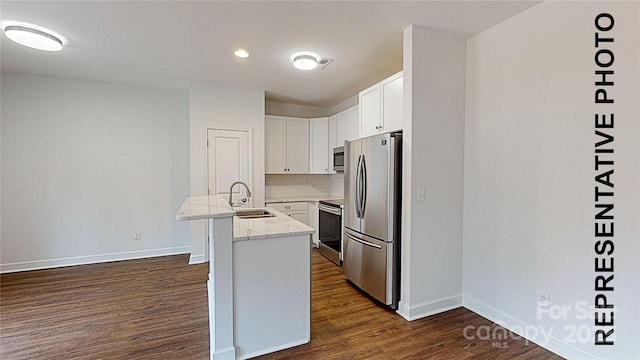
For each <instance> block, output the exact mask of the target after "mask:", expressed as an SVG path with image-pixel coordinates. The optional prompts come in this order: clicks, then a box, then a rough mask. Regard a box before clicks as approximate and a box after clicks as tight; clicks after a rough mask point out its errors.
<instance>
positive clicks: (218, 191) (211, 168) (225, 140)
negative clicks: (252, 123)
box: [207, 129, 253, 207]
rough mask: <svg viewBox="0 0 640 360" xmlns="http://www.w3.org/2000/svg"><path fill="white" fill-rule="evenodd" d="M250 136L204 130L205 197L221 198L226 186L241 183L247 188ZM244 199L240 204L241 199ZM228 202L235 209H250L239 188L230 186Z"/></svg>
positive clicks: (241, 189)
mask: <svg viewBox="0 0 640 360" xmlns="http://www.w3.org/2000/svg"><path fill="white" fill-rule="evenodd" d="M251 168H252V165H251V133H250V131H247V130H221V129H209V130H208V131H207V178H208V180H207V181H208V185H207V186H208V193H209V195H224V196H225V198H227V199H228V196H229V187H230V186H231V184H233V183H234V182H236V181H242V182H244V183H245V184H247V185H248V186H249V188H250V189H251V187H252V183H251V179H252V171H251ZM245 198H246V199H248V200H247V202H243V201H242V199H245ZM232 201H233V202H234V203H235V205H236V206H239V205H242V206H243V207H252V206H253V201H252V199H251V198H249V197H248V196H247V193H246V190H245V188H244V186H242V185H236V186H234V187H233V194H232Z"/></svg>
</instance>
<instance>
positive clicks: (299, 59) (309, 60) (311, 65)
mask: <svg viewBox="0 0 640 360" xmlns="http://www.w3.org/2000/svg"><path fill="white" fill-rule="evenodd" d="M291 61H293V66H295V68H296V69H300V70H313V69H315V68H317V67H318V61H320V56H318V54H316V53H312V52H309V51H302V52H298V53H295V54H293V55H291Z"/></svg>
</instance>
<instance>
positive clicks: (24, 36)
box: [4, 25, 62, 51]
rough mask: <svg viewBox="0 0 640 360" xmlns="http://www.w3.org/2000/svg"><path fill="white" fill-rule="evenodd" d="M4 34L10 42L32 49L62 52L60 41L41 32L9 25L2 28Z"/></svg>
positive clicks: (26, 27)
mask: <svg viewBox="0 0 640 360" xmlns="http://www.w3.org/2000/svg"><path fill="white" fill-rule="evenodd" d="M4 34H5V35H7V37H8V38H9V39H10V40H12V41H15V42H17V43H18V44H20V45H24V46H27V47H30V48H33V49H38V50H44V51H60V50H62V40H60V39H58V38H57V37H56V36H54V35H52V34H49V33H48V32H45V31H43V30H39V29H34V28H32V27H28V26H23V25H9V26H6V27H5V28H4Z"/></svg>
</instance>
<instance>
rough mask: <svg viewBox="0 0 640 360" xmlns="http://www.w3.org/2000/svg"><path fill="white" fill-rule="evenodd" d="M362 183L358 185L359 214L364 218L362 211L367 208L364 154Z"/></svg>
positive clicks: (363, 159)
mask: <svg viewBox="0 0 640 360" xmlns="http://www.w3.org/2000/svg"><path fill="white" fill-rule="evenodd" d="M361 174H362V184H361V185H360V188H361V189H360V191H361V192H362V195H360V202H361V205H360V215H361V216H362V218H363V219H364V212H365V210H366V208H367V162H366V161H365V158H364V154H363V155H362V171H361Z"/></svg>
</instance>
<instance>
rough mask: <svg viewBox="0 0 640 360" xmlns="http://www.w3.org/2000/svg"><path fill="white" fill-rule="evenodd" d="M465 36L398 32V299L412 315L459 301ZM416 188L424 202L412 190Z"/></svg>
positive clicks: (412, 30)
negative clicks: (400, 178)
mask: <svg viewBox="0 0 640 360" xmlns="http://www.w3.org/2000/svg"><path fill="white" fill-rule="evenodd" d="M465 44H466V43H465V40H464V39H459V38H455V37H451V36H448V35H446V34H443V33H440V32H437V31H434V30H430V29H427V28H423V27H419V26H415V25H413V26H411V27H409V28H407V29H405V31H404V45H403V48H404V53H403V59H404V60H403V68H404V120H403V121H404V133H403V152H404V155H403V161H404V163H403V196H402V200H403V206H402V211H403V214H402V219H403V220H402V242H401V249H402V250H401V251H402V268H401V277H402V280H401V301H400V306H399V309H398V312H399V313H400V314H401V315H402V316H403V317H405V318H407V319H416V318H420V317H424V316H427V315H430V314H433V313H437V312H441V311H444V310H448V309H451V308H455V307H458V306H460V305H461V303H462V300H461V287H462V285H461V284H462V278H461V276H462V178H463V147H464V101H465V93H464V91H465V90H464V89H465V51H466V50H465ZM419 187H420V188H423V189H424V201H418V200H417V189H418V188H419Z"/></svg>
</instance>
